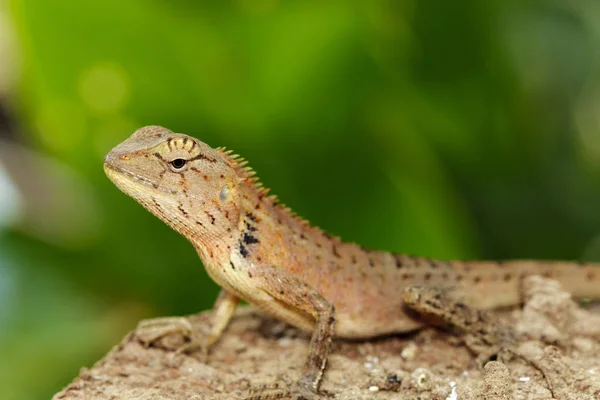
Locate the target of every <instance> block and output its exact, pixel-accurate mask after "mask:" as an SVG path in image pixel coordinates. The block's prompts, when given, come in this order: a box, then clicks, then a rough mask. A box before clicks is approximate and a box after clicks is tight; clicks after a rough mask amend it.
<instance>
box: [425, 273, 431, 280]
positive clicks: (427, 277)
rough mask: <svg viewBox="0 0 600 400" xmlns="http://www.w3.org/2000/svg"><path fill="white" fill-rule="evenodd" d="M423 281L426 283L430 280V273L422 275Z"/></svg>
mask: <svg viewBox="0 0 600 400" xmlns="http://www.w3.org/2000/svg"><path fill="white" fill-rule="evenodd" d="M423 279H425V280H426V281H428V280H430V279H431V272H426V273H425V275H423Z"/></svg>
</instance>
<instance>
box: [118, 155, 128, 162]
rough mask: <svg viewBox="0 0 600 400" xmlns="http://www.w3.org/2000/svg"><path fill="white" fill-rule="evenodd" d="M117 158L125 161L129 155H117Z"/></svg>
mask: <svg viewBox="0 0 600 400" xmlns="http://www.w3.org/2000/svg"><path fill="white" fill-rule="evenodd" d="M119 159H121V160H123V161H127V160H129V156H127V155H122V156H119Z"/></svg>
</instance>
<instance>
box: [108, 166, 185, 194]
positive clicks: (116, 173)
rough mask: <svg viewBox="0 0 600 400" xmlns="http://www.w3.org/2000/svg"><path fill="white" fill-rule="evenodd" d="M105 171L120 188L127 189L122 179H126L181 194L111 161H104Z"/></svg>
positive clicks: (170, 192)
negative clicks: (110, 162)
mask: <svg viewBox="0 0 600 400" xmlns="http://www.w3.org/2000/svg"><path fill="white" fill-rule="evenodd" d="M104 172H105V173H106V176H108V178H109V179H110V180H111V181H113V183H114V184H115V185H117V186H118V187H119V188H122V189H125V188H124V187H123V186H124V185H123V184H122V182H121V180H122V179H125V180H126V181H129V182H137V183H141V184H142V185H144V186H147V187H151V188H153V189H158V190H160V191H162V192H165V193H169V194H175V195H179V194H181V193H180V192H178V191H177V190H173V189H168V188H166V187H164V186H161V185H159V184H157V183H156V182H152V181H151V180H150V179H148V178H144V177H143V176H140V175H136V174H134V173H133V172H130V171H127V170H126V169H123V168H120V167H117V166H115V165H112V164H109V163H104ZM127 192H129V190H127Z"/></svg>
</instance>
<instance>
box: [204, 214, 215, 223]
mask: <svg viewBox="0 0 600 400" xmlns="http://www.w3.org/2000/svg"><path fill="white" fill-rule="evenodd" d="M204 213H205V214H206V215H208V218H210V223H211V224H213V225H214V224H215V217H214V216H213V215H212V214H211V213H209V212H208V211H204Z"/></svg>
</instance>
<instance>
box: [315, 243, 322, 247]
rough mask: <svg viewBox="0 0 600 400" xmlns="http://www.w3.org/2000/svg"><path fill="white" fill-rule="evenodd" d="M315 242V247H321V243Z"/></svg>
mask: <svg viewBox="0 0 600 400" xmlns="http://www.w3.org/2000/svg"><path fill="white" fill-rule="evenodd" d="M315 244H316V245H317V247H318V248H321V247H323V245H322V244H321V243H319V242H317V243H315Z"/></svg>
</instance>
